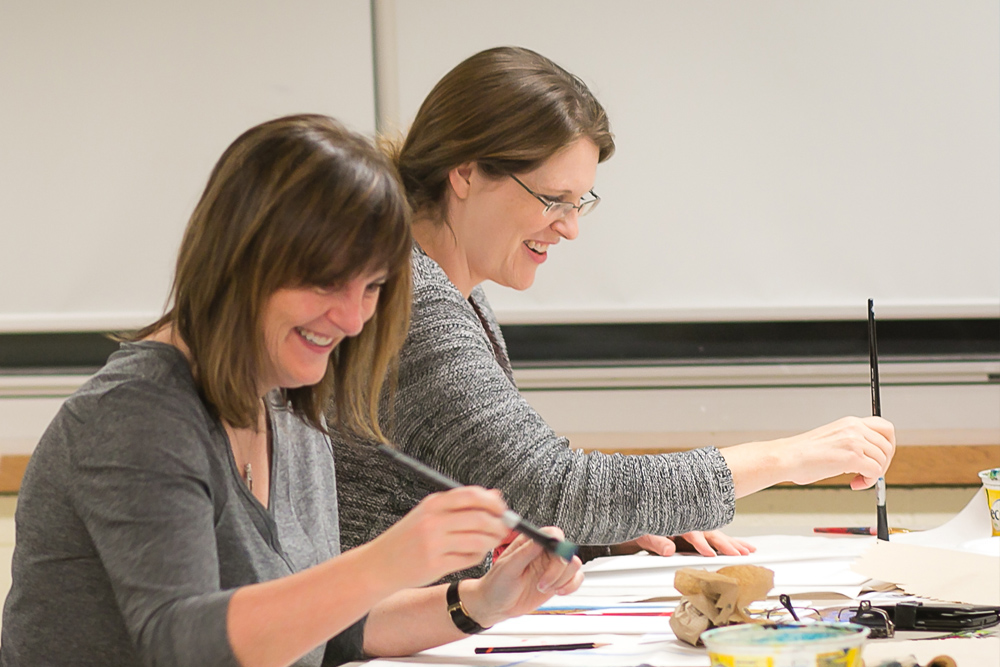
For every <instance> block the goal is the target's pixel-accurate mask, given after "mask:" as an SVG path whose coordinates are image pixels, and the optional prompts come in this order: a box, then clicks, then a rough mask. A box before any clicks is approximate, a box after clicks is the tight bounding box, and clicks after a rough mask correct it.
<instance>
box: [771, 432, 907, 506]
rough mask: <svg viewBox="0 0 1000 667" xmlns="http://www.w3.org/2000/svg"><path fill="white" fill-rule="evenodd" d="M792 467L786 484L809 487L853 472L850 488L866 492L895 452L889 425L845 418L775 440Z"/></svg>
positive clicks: (887, 466) (882, 473)
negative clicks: (823, 480) (835, 476)
mask: <svg viewBox="0 0 1000 667" xmlns="http://www.w3.org/2000/svg"><path fill="white" fill-rule="evenodd" d="M777 442H779V443H783V444H784V447H783V448H782V450H783V452H784V453H785V454H786V456H787V457H788V461H789V462H790V463H791V464H792V465H791V468H790V470H789V473H790V474H789V476H788V481H790V482H794V483H796V484H811V483H812V482H817V481H819V480H821V479H826V478H827V477H833V476H834V475H841V474H843V473H854V475H855V476H854V479H852V480H851V488H852V489H855V490H857V489H867V488H869V487H870V486H872V485H873V484H875V482H877V481H878V478H879V477H881V476H883V475H884V474H885V471H886V470H887V469H888V468H889V463H890V462H891V461H892V455H893V454H894V453H895V451H896V432H895V429H894V427H893V425H892V424H891V423H890V422H888V421H886V420H885V419H882V418H881V417H865V418H858V417H845V418H843V419H838V420H837V421H835V422H832V423H830V424H826V425H825V426H820V427H819V428H816V429H813V430H811V431H807V432H806V433H802V434H801V435H796V436H793V437H791V438H785V439H784V440H779V441H777Z"/></svg>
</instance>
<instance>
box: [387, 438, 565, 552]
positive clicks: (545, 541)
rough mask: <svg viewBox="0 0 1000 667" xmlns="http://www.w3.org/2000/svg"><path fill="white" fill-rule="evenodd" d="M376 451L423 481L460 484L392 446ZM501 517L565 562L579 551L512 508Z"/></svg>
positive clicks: (449, 485)
mask: <svg viewBox="0 0 1000 667" xmlns="http://www.w3.org/2000/svg"><path fill="white" fill-rule="evenodd" d="M378 451H379V452H381V453H382V454H384V455H385V456H388V457H389V458H390V459H392V460H393V461H395V462H396V463H397V464H399V465H400V466H402V467H404V468H406V469H407V470H409V471H410V472H413V473H415V474H416V475H417V476H419V477H422V478H423V479H424V480H425V481H427V482H430V483H431V484H434V485H435V486H438V487H441V488H442V489H458V488H460V487H461V486H462V485H461V484H459V483H458V482H456V481H455V480H453V479H452V478H450V477H447V476H445V475H442V474H441V473H439V472H438V471H437V470H434V469H433V468H431V467H429V466H427V465H424V464H423V463H421V462H420V461H418V460H416V459H415V458H413V457H411V456H407V455H406V454H404V453H403V452H400V451H398V450H395V449H393V448H392V447H389V446H387V445H379V446H378ZM502 518H503V522H504V524H505V525H506V526H507V527H508V528H510V529H512V530H516V531H517V532H519V533H521V534H523V535H525V536H527V537H529V538H531V539H532V540H534V541H535V542H537V543H538V544H540V545H542V546H543V547H545V549H546V550H548V551H551V552H552V553H554V554H555V555H557V556H559V557H560V558H562V559H563V560H565V561H567V562H568V561H570V560H573V556H575V555H576V552H577V551H579V547H577V546H576V545H575V544H573V543H572V542H570V541H569V540H557V539H556V538H554V537H552V536H551V535H546V534H545V533H543V532H542V529H541V528H539V527H538V526H536V525H535V524H533V523H531V522H530V521H528V520H527V519H523V518H521V516H520V515H519V514H518V513H517V512H515V511H514V510H507V511H506V512H504V513H503V517H502Z"/></svg>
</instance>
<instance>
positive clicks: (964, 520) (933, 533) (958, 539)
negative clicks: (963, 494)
mask: <svg viewBox="0 0 1000 667" xmlns="http://www.w3.org/2000/svg"><path fill="white" fill-rule="evenodd" d="M985 494H986V492H985V490H984V489H983V487H980V488H979V491H977V492H976V493H975V495H973V496H972V498H971V499H970V500H969V502H968V504H966V506H965V508H964V509H963V510H962V511H961V512H959V513H958V514H956V515H955V516H953V517H952V518H951V519H950V520H948V521H947V522H945V523H944V524H942V525H940V526H938V527H937V528H931V529H930V530H922V531H918V532H914V533H900V534H897V535H890V536H889V541H890V542H898V543H900V544H920V545H923V546H928V547H937V548H939V549H958V550H967V549H965V547H966V546H968V545H969V543H970V542H971V543H973V544H975V543H978V541H979V540H982V539H986V540H989V538H990V536H991V535H992V533H993V530H992V528H991V527H990V510H989V507H988V506H987V504H986V497H985Z"/></svg>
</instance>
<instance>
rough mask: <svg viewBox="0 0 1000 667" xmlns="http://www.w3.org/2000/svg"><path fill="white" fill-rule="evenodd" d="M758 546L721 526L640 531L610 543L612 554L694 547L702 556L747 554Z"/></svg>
mask: <svg viewBox="0 0 1000 667" xmlns="http://www.w3.org/2000/svg"><path fill="white" fill-rule="evenodd" d="M756 550H757V548H756V547H755V546H753V545H752V544H750V543H749V542H744V541H743V540H741V539H739V538H736V537H730V536H729V535H726V534H725V533H723V532H722V531H721V530H709V531H706V532H701V531H697V530H696V531H692V532H690V533H684V534H683V535H675V536H674V537H664V536H662V535H643V536H642V537H637V538H635V539H634V540H630V541H628V542H623V543H622V544H616V545H615V546H613V547H611V553H612V555H622V554H633V553H637V552H639V551H648V552H649V553H651V554H653V555H656V556H673V555H674V553H676V552H678V551H696V552H698V553H699V554H701V555H702V556H708V557H712V556H715V555H717V554H722V555H723V556H746V555H747V554H750V553H753V552H754V551H756Z"/></svg>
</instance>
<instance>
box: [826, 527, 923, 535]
mask: <svg viewBox="0 0 1000 667" xmlns="http://www.w3.org/2000/svg"><path fill="white" fill-rule="evenodd" d="M813 532H814V533H836V534H838V535H878V529H877V528H875V527H873V526H830V527H828V528H813ZM908 532H910V531H909V530H908V529H906V528H890V529H889V534H890V535H891V534H894V533H908Z"/></svg>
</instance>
